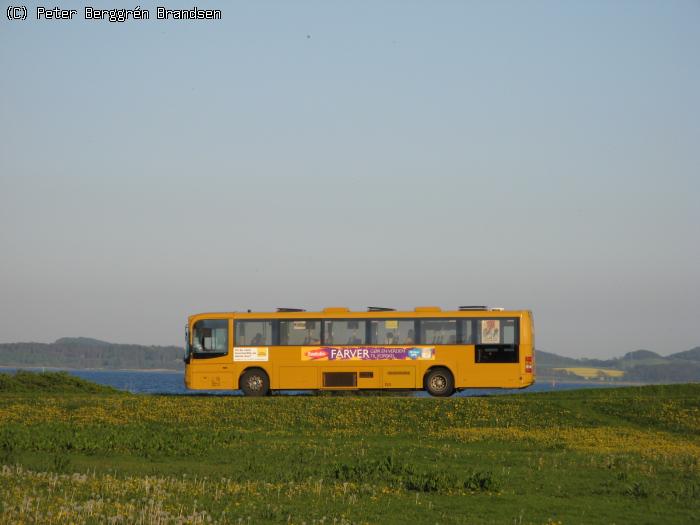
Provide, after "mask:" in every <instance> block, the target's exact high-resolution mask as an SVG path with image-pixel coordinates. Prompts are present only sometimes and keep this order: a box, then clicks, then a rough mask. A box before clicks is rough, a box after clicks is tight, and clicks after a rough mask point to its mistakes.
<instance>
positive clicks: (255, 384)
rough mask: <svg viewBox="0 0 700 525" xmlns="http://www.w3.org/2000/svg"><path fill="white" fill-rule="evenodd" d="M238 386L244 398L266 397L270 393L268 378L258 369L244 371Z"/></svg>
mask: <svg viewBox="0 0 700 525" xmlns="http://www.w3.org/2000/svg"><path fill="white" fill-rule="evenodd" d="M238 384H239V386H240V388H241V390H243V393H244V394H245V395H246V396H252V397H260V396H266V395H267V393H268V392H269V391H270V378H269V377H267V374H266V373H265V371H264V370H260V369H259V368H252V369H250V370H246V371H245V372H244V373H243V375H242V376H241V379H240V381H239V383H238Z"/></svg>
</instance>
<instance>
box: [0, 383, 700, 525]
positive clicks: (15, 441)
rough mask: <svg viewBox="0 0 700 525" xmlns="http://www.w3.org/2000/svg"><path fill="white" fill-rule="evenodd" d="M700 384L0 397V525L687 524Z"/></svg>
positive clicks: (698, 437) (697, 479) (694, 483)
mask: <svg viewBox="0 0 700 525" xmlns="http://www.w3.org/2000/svg"><path fill="white" fill-rule="evenodd" d="M699 456H700V385H673V386H653V387H633V388H620V389H601V390H585V391H569V392H562V393H548V394H520V395H517V396H498V397H492V398H454V399H416V398H402V397H364V396H363V397H339V398H333V397H275V398H266V399H244V398H230V397H229V398H217V397H178V396H137V395H130V394H100V395H94V394H88V393H84V392H81V391H77V392H73V393H66V391H65V390H59V392H58V393H51V392H49V391H46V390H44V391H38V392H32V393H28V392H19V391H16V390H15V391H14V392H7V391H5V392H4V393H0V464H4V465H5V467H2V470H1V471H0V522H18V521H24V522H27V523H32V522H39V523H64V522H75V523H104V522H107V521H111V522H114V523H133V522H139V521H140V522H142V523H197V522H200V523H207V522H208V521H207V520H211V521H212V522H221V523H245V524H247V523H307V524H312V523H315V524H321V523H323V524H324V525H325V524H330V523H336V524H338V523H409V522H417V523H446V524H449V523H464V524H467V523H515V524H521V523H523V524H525V523H534V524H545V523H694V522H695V521H696V518H697V516H698V514H699V513H700V465H699V464H698V460H699V459H700V457H699Z"/></svg>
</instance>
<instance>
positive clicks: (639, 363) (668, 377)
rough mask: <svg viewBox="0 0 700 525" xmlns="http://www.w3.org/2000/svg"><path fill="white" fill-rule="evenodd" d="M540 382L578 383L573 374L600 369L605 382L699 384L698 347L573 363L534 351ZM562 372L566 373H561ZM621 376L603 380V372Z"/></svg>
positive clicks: (576, 360)
mask: <svg viewBox="0 0 700 525" xmlns="http://www.w3.org/2000/svg"><path fill="white" fill-rule="evenodd" d="M535 362H536V364H537V374H538V376H540V378H550V377H551V378H554V379H570V380H574V379H575V380H580V379H581V377H580V375H577V370H571V369H581V373H584V372H583V371H584V369H585V373H586V374H588V375H590V373H591V369H596V368H598V369H602V371H601V372H600V376H601V378H602V377H604V376H605V377H604V380H605V381H633V382H641V383H675V382H678V383H681V382H693V381H700V347H695V348H692V349H691V350H687V351H685V352H678V353H675V354H671V355H669V356H666V357H664V356H662V355H660V354H657V353H656V352H652V351H651V350H635V351H633V352H627V353H626V354H625V355H623V356H622V357H618V358H614V359H587V358H581V359H573V358H570V357H563V356H560V355H557V354H553V353H550V352H543V351H541V350H538V351H537V352H536V354H535ZM564 369H566V370H564ZM608 370H618V371H621V372H624V374H623V375H620V376H617V377H610V376H606V374H605V372H604V371H608Z"/></svg>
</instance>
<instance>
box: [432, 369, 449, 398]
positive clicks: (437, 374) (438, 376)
mask: <svg viewBox="0 0 700 525" xmlns="http://www.w3.org/2000/svg"><path fill="white" fill-rule="evenodd" d="M425 389H426V390H427V391H428V393H429V394H430V395H431V396H435V397H449V396H451V395H452V394H453V393H454V391H455V380H454V377H452V372H450V371H449V370H448V369H447V368H435V369H433V370H431V371H430V372H428V374H427V375H426V376H425Z"/></svg>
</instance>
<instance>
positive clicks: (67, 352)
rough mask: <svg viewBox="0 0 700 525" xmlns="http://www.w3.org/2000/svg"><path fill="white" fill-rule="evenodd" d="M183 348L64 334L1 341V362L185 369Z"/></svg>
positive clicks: (86, 366)
mask: <svg viewBox="0 0 700 525" xmlns="http://www.w3.org/2000/svg"><path fill="white" fill-rule="evenodd" d="M182 356H183V349H182V348H180V347H177V346H144V345H126V344H115V343H108V342H105V341H99V340H97V339H90V338H87V337H64V338H62V339H58V340H57V341H54V342H53V343H48V344H47V343H4V344H0V366H7V367H17V368H22V367H27V368H30V367H31V368H34V367H53V368H105V369H110V370H116V369H138V370H155V369H165V370H182V369H184V363H183V361H182Z"/></svg>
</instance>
